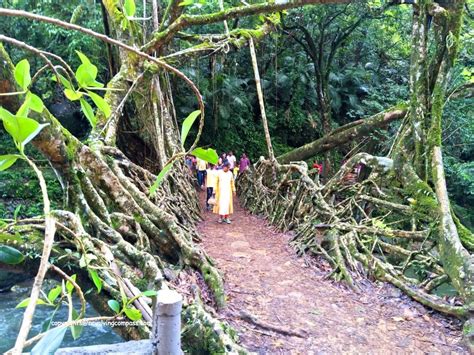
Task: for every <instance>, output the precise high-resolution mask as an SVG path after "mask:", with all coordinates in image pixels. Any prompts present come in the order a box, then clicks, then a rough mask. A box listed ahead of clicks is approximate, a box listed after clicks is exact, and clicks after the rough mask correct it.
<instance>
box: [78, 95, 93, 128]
mask: <svg viewBox="0 0 474 355" xmlns="http://www.w3.org/2000/svg"><path fill="white" fill-rule="evenodd" d="M81 109H82V112H83V113H84V115H85V116H86V118H87V119H88V120H89V123H90V124H91V126H92V127H95V125H96V123H97V121H96V118H95V115H94V110H93V109H92V107H91V105H90V104H89V103H88V102H87V101H86V100H85V99H84V98H81Z"/></svg>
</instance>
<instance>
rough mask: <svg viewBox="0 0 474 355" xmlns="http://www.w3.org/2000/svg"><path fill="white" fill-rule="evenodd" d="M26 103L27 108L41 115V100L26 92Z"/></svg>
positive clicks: (42, 106) (42, 105)
mask: <svg viewBox="0 0 474 355" xmlns="http://www.w3.org/2000/svg"><path fill="white" fill-rule="evenodd" d="M26 101H27V102H28V106H29V108H31V109H32V110H33V111H35V112H38V113H41V112H43V109H44V104H43V100H41V98H40V97H39V96H38V95H35V94H33V93H32V92H31V91H28V93H27V94H26Z"/></svg>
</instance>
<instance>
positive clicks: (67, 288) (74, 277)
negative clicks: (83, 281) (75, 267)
mask: <svg viewBox="0 0 474 355" xmlns="http://www.w3.org/2000/svg"><path fill="white" fill-rule="evenodd" d="M76 278H77V275H76V274H74V275H72V276H71V279H73V280H74V282H75V281H76ZM66 290H67V293H69V294H71V293H72V291H73V290H74V285H73V284H72V283H71V282H69V281H67V282H66Z"/></svg>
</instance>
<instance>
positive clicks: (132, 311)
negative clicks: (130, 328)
mask: <svg viewBox="0 0 474 355" xmlns="http://www.w3.org/2000/svg"><path fill="white" fill-rule="evenodd" d="M124 311H125V314H126V315H127V317H128V318H130V319H131V320H133V321H136V320H140V319H142V314H141V312H140V311H139V310H138V309H136V308H135V307H130V308H129V307H125V310H124Z"/></svg>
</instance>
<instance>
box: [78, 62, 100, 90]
mask: <svg viewBox="0 0 474 355" xmlns="http://www.w3.org/2000/svg"><path fill="white" fill-rule="evenodd" d="M95 78H97V67H96V66H95V65H94V64H91V63H89V64H84V63H83V64H81V65H79V67H78V68H77V70H76V79H77V82H78V83H79V85H80V86H81V87H87V86H90V85H93V84H94V83H95Z"/></svg>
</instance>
